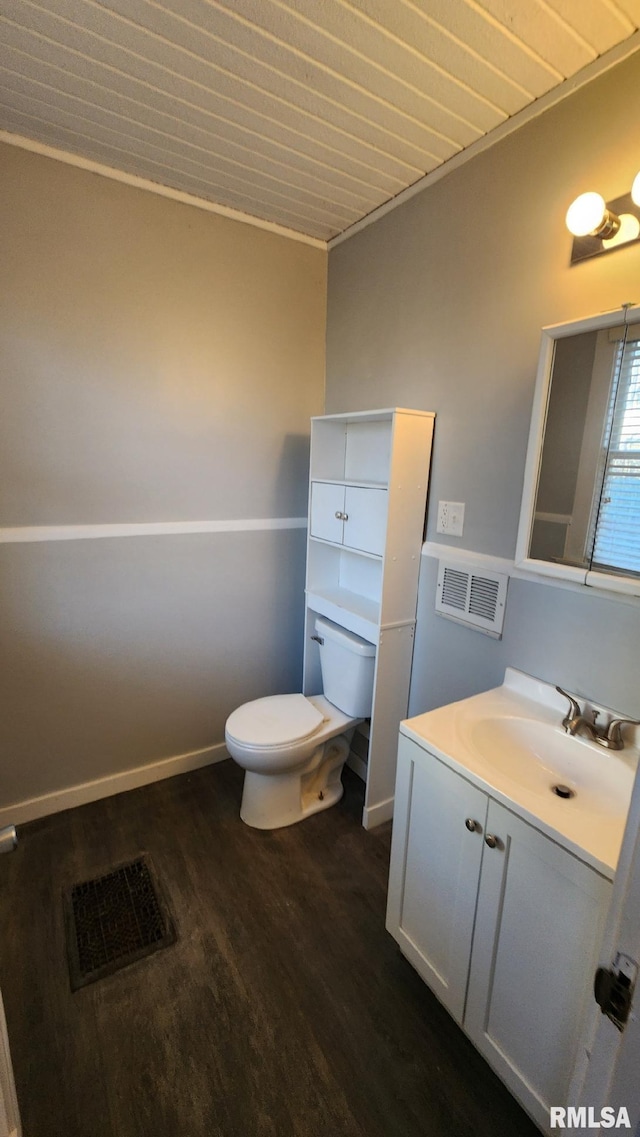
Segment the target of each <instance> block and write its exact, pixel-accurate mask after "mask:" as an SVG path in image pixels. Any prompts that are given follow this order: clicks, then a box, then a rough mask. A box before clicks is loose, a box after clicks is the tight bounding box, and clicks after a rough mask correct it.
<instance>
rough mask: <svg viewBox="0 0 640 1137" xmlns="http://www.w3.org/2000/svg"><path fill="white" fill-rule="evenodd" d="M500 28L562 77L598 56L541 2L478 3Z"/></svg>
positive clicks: (489, 0)
mask: <svg viewBox="0 0 640 1137" xmlns="http://www.w3.org/2000/svg"><path fill="white" fill-rule="evenodd" d="M480 3H481V6H482V7H483V8H484V9H485V10H486V11H487V12H489V13H490V14H491V15H492V16H493V17H494V18H495V19H496V20H498V21H499V22H500V23H501V24H502V25H503V27H505V28H507V29H508V30H509V31H510V32H512V33H513V35H515V36H516V37H517V38H518V39H519V40H520V41H521V42H522V43H523V44H526V45H528V47H529V49H530V51H532V52H534V53H535V54H536V55H537V56H538V57H539V58H540V59H544V60H546V61H547V62H548V63H550V64H551V65H552V66H553V67H555V68H556V69H557V70H558V71H559V72H560V74H561V75H562V76H563V77H566V76H567V75H572V74H573V73H574V72H576V71H579V70H580V68H581V67H586V65H587V64H588V63H590V62H591V60H592V59H595V58H596V56H597V55H598V52H597V51H596V50H595V49H594V48H593V46H592V45H590V44H587V43H586V42H585V41H584V40H583V39H582V38H581V37H580V36H579V35H578V34H577V33H576V32H574V31H573V30H572V29H571V28H570V27H568V25H567V24H565V22H564V20H562V19H560V17H559V16H558V15H557V13H555V12H553V11H551V9H550V8H548V7H547V5H546V4H545V2H544V0H480Z"/></svg>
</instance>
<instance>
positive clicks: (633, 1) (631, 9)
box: [611, 0, 640, 28]
mask: <svg viewBox="0 0 640 1137" xmlns="http://www.w3.org/2000/svg"><path fill="white" fill-rule="evenodd" d="M611 3H612V4H613V6H614V7H615V8H619V10H620V11H621V12H622V14H623V16H626V17H627V19H628V20H630V21H631V23H632V24H633V25H634V26H635V27H636V28H640V0H611Z"/></svg>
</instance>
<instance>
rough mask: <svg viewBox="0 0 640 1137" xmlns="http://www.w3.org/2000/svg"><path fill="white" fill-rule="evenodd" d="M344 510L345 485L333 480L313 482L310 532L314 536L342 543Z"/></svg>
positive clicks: (338, 543) (337, 543)
mask: <svg viewBox="0 0 640 1137" xmlns="http://www.w3.org/2000/svg"><path fill="white" fill-rule="evenodd" d="M344 512H345V506H344V486H341V485H334V484H333V483H332V482H312V483H311V510H310V517H309V532H310V534H311V536H312V537H319V538H321V540H323V541H333V543H334V544H336V545H341V544H342V534H343V529H344V521H343V520H342V515H343V514H344Z"/></svg>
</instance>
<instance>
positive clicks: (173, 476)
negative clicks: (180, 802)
mask: <svg viewBox="0 0 640 1137" xmlns="http://www.w3.org/2000/svg"><path fill="white" fill-rule="evenodd" d="M0 162H1V163H2V193H3V199H2V218H3V223H2V232H1V236H0V242H1V247H0V261H1V263H2V266H3V271H2V274H1V275H0V308H1V318H0V336H1V349H2V372H1V383H2V415H1V416H0V528H2V527H3V528H4V532H3V534H2V536H4V537H5V538H6V537H7V535H8V534H7V533H6V529H7V528H10V527H24V526H51V527H54V528H55V527H56V526H61V525H81V526H85V525H91V524H98V523H101V524H102V523H106V524H117V523H121V522H129V523H130V522H141V523H145V522H162V521H169V522H187V521H205V520H206V521H216V520H218V521H219V520H225V521H226V520H228V519H235V520H239V521H240V522H242V521H243V520H246V519H247V518H266V519H277V518H291V517H300V516H304V514H305V513H306V484H307V463H308V435H309V417H310V415H312V414H318V413H320V412H321V411H322V406H323V390H324V329H325V297H326V254H325V253H324V251H323V250H320V249H315V248H312V247H310V246H308V245H304V244H302V243H299V242H296V241H291V240H287V239H285V238H283V237H280V236H278V235H276V234H272V233H269V232H266V231H262V230H259V229H256V228H254V227H251V226H248V225H244V224H240V223H238V222H235V221H232V220H230V219H227V218H223V217H220V216H217V215H215V214H212V213H207V212H204V211H201V210H198V209H195V208H192V207H190V206H186V205H182V204H178V203H176V202H172V201H169V200H167V199H165V198H162V197H159V196H156V195H154V194H151V193H147V192H144V191H141V190H137V189H133V188H131V187H127V186H124V185H121V184H118V183H115V182H113V181H109V180H106V179H104V178H101V177H98V176H97V175H94V174H90V173H87V172H84V171H80V170H77V169H73V168H71V167H69V166H66V165H63V164H61V163H59V162H55V161H53V160H51V159H48V158H44V157H41V156H37V155H34V154H29V153H26V152H24V151H21V150H18V149H15V148H13V147H7V146H4V147H0ZM51 535H52V536H53V535H54V534H53V530H52V534H51ZM9 536H10V534H9ZM303 584H304V531H303V530H301V529H293V530H286V529H283V530H268V531H256V532H251V531H242V530H241V529H240V531H238V532H224V533H206V534H198V535H189V534H183V535H173V536H136V537H123V538H117V539H111V538H109V539H97V540H95V539H92V540H73V541H57V540H47V541H44V542H37V543H29V544H27V543H23V544H11V543H5V544H0V592H1V594H2V607H1V614H0V632H1V641H2V647H1V651H2V658H0V674H2V676H3V680H2V705H1V707H0V714H1V721H2V727H3V744H2V749H1V752H0V807H1V806H3V805H6V804H8V803H11V802H16V801H21V800H23V799H26V798H30V797H33V796H37V795H39V794H46V793H50V792H53V791H56V790H61V789H64V788H65V787H69V786H73V785H75V784H78V783H82V782H86V781H90V780H93V779H96V778H104V777H109V776H110V775H111V774H113V773H117V772H119V771H123V770H127V769H131V768H133V767H136V766H139V765H144V764H147V763H151V762H155V761H157V760H160V759H163V758H168V757H171V756H174V755H179V754H183V753H185V752H188V751H191V750H198V749H201V748H205V747H209V746H212V745H215V744H217V743H220V742H221V741H222V740H223V737H224V722H225V719H226V716H227V715H228V714H229V712H230V711H231V710H232V709H233V708H234V707H235V706H237V705H238V703H240V702H242V701H244V700H245V699H248V698H253V697H257V696H258V695H261V694H267V693H271V692H275V691H289V690H294V689H298V690H299V689H300V688H299V684H300V681H301V648H302V634H303V633H302V618H303V610H304V600H303Z"/></svg>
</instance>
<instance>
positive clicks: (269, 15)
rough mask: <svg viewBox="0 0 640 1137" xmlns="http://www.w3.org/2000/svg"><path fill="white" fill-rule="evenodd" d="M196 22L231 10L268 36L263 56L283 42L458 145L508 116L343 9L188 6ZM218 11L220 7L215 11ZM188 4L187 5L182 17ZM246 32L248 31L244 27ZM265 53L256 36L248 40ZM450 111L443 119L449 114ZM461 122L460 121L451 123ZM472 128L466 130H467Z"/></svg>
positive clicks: (308, 3) (271, 4)
mask: <svg viewBox="0 0 640 1137" xmlns="http://www.w3.org/2000/svg"><path fill="white" fill-rule="evenodd" d="M184 3H186V5H187V7H188V10H189V11H190V12H191V11H193V14H194V16H197V15H199V14H200V13H201V12H202V10H203V9H205V10H206V9H207V8H209V9H210V10H212V11H214V12H215V13H216V14H217V12H218V11H219V9H220V7H222V6H223V7H224V8H226V9H227V10H228V11H229V12H230V14H232V15H233V16H234V17H235V18H236V22H237V21H238V17H240V16H242V17H244V20H245V21H248V22H249V24H250V27H251V29H254V28H261V29H263V30H264V31H265V32H267V33H268V34H269V36H270V37H271V38H270V39H267V40H265V45H264V47H263V48H262V51H263V52H264V51H265V50H266V51H268V50H269V48H271V50H272V51H273V50H274V46H275V45H276V44H277V43H278V41H280V42H281V43H283V44H285V45H286V47H287V48H289V47H290V48H291V49H293V50H294V51H295V52H296V53H300V54H302V56H303V57H304V58H305V59H307V60H310V61H311V62H312V64H314V63H319V64H321V65H322V66H324V67H328V68H329V69H330V70H331V71H332V72H333V74H334V75H340V74H343V73H347V74H349V75H350V76H351V78H352V79H353V81H354V82H355V83H357V84H358V85H360V86H361V87H362V88H363V89H364V90H368V91H374V92H375V93H376V94H377V95H378V96H380V97H382V98H385V99H387V100H388V101H390V102H392V103H393V104H394V105H395V106H397V107H400V108H402V109H403V110H404V111H406V113H407V114H410V115H412V116H414V115H415V116H416V117H417V118H419V119H423V118H424V117H428V119H429V120H430V121H432V122H440V123H441V129H442V130H443V132H444V133H445V134H447V135H448V136H449V137H451V138H452V139H454V140H455V141H458V142H465V141H467V140H468V139H469V131H468V127H469V126H470V127H472V128H473V131H474V135H473V136H474V137H478V136H479V135H480V134H482V133H484V132H485V131H486V130H490V129H491V128H492V127H493V126H495V125H496V123H497V122H500V121H502V119H503V118H505V117H506V114H505V112H504V110H502V109H501V108H500V107H499V106H496V105H493V104H492V103H490V102H488V101H487V100H486V99H485V97H484V96H483V95H482V94H481V93H478V92H477V91H475V90H473V89H472V88H471V87H470V86H469V85H468V84H466V83H461V82H460V81H459V79H457V78H455V77H454V76H453V75H452V74H450V73H449V72H448V71H447V70H446V69H443V68H442V67H438V66H436V65H435V64H434V62H433V60H432V58H426V57H425V56H421V55H420V54H419V53H418V52H415V51H413V50H411V49H410V44H409V43H402V42H400V41H398V40H397V39H396V38H395V37H392V36H389V35H385V33H384V30H383V28H381V26H380V25H379V24H377V23H376V22H375V21H373V20H370V19H364V18H363V17H362V15H361V13H360V12H358V11H356V10H355V9H354V8H351V7H349V6H348V5H343V4H339V3H333V4H326V5H321V6H319V5H318V4H317V0H297V2H296V5H295V8H292V7H286V6H284V5H282V4H280V3H279V2H278V0H233V3H232V4H230V3H229V2H228V0H208V3H205V2H204V0H184ZM214 5H215V6H214ZM182 8H183V5H182V4H181V10H182ZM244 29H245V33H246V30H247V29H246V24H245V25H244ZM249 34H250V35H251V37H252V38H253V40H254V42H255V43H256V50H259V49H260V46H261V45H260V44H259V41H258V39H257V37H256V34H255V31H253V30H251V31H250V33H249ZM310 78H311V81H312V82H313V76H310ZM443 112H444V113H443ZM454 115H455V116H456V117H457V116H459V118H460V120H461V122H460V123H458V122H457V121H455V120H452V116H454ZM464 127H467V130H464Z"/></svg>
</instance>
